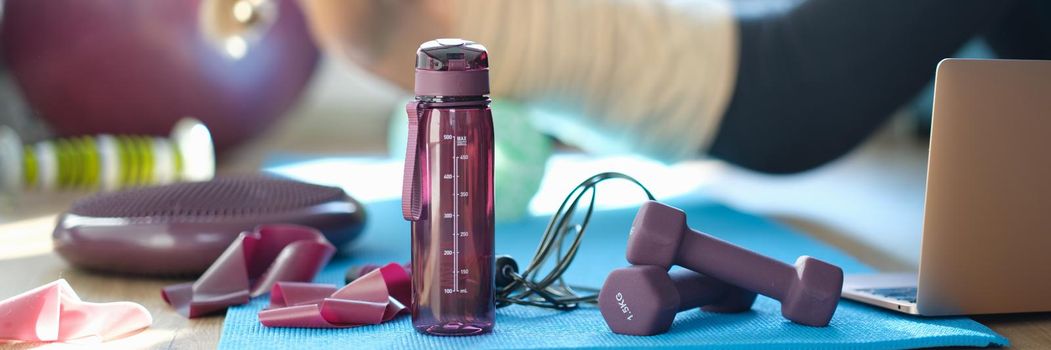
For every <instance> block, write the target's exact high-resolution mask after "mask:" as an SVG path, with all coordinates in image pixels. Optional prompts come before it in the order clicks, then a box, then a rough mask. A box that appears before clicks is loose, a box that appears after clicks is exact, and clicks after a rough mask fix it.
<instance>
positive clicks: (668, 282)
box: [598, 265, 756, 335]
mask: <svg viewBox="0 0 1051 350" xmlns="http://www.w3.org/2000/svg"><path fill="white" fill-rule="evenodd" d="M755 297H756V294H755V293H753V292H750V291H747V290H744V289H741V288H738V287H735V286H732V285H729V284H726V283H725V282H722V281H719V280H717V279H714V278H711V277H707V276H704V275H702V274H699V273H696V272H693V271H689V270H680V271H674V272H671V273H668V271H665V270H664V269H662V268H660V267H657V266H651V265H639V266H630V267H625V268H620V269H616V270H613V272H611V273H610V274H609V277H606V283H605V284H603V285H602V290H601V291H600V292H599V295H598V307H599V311H601V312H602V318H604V319H605V320H606V324H607V325H609V328H610V330H612V331H613V333H619V334H631V335H654V334H660V333H664V332H667V331H668V328H669V327H671V324H672V321H673V320H675V314H677V313H679V312H681V311H686V310H689V309H693V308H698V307H700V308H702V309H704V310H705V311H711V312H743V311H748V310H750V309H751V308H752V304H753V303H754V302H755Z"/></svg>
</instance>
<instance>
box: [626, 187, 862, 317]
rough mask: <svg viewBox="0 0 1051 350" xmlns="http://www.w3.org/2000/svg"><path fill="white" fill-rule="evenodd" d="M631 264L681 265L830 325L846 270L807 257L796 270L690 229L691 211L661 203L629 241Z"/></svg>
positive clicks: (641, 217)
mask: <svg viewBox="0 0 1051 350" xmlns="http://www.w3.org/2000/svg"><path fill="white" fill-rule="evenodd" d="M627 258H628V262H630V263H632V264H635V265H656V266H660V267H661V268H664V269H667V268H669V267H670V266H671V265H679V266H682V267H685V268H688V269H690V270H693V271H696V272H698V273H701V274H704V275H707V276H711V277H714V278H716V279H719V280H721V281H724V282H726V283H729V284H732V285H735V286H738V287H741V288H744V289H747V290H750V291H753V292H756V293H759V294H762V295H765V296H768V297H771V298H774V299H777V300H779V301H781V315H783V316H784V317H785V318H787V319H789V320H791V321H793V322H796V323H800V324H805V325H808V326H819V327H820V326H827V325H828V322H829V320H831V319H832V314H833V313H835V312H836V306H837V305H838V304H839V294H840V290H841V289H842V288H843V270H842V269H840V268H839V267H837V266H835V265H832V264H829V263H826V262H824V261H821V260H818V259H814V258H811V257H809V256H801V257H799V259H797V260H796V264H795V266H792V265H788V264H785V263H783V262H780V261H777V260H774V259H771V258H768V257H766V256H763V255H760V254H758V253H756V252H753V251H750V250H747V249H744V248H741V247H739V246H736V245H733V244H731V243H729V242H726V241H723V240H720V239H718V238H715V237H712V236H709V235H707V234H704V233H701V232H698V231H695V230H692V229H690V228H689V227H688V226H686V213H683V212H682V210H679V209H676V208H674V207H670V206H667V205H664V204H661V203H658V202H655V201H650V202H647V203H646V204H643V205H642V208H640V209H639V213H638V214H637V215H636V216H635V222H634V223H633V224H632V227H631V234H630V236H629V238H628V254H627Z"/></svg>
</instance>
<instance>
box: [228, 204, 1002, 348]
mask: <svg viewBox="0 0 1051 350" xmlns="http://www.w3.org/2000/svg"><path fill="white" fill-rule="evenodd" d="M669 204H671V205H674V206H677V207H679V208H681V209H683V210H685V211H686V212H687V215H688V219H689V224H690V226H691V227H693V228H695V229H698V230H701V231H704V232H707V233H710V234H713V235H715V236H718V237H720V238H722V239H725V240H727V241H730V242H733V243H735V244H738V245H741V246H744V247H747V248H749V249H753V250H756V251H758V252H761V253H763V254H767V255H770V256H772V257H774V258H776V259H780V260H783V261H786V262H794V261H795V259H796V257H798V256H799V255H810V256H813V257H816V258H819V259H822V260H825V261H829V262H831V263H834V264H837V265H839V266H840V267H842V268H843V270H844V271H846V272H848V273H853V272H870V271H872V269H871V268H869V267H867V266H865V265H864V264H862V263H860V262H859V261H857V260H856V259H854V258H852V257H850V256H848V255H846V254H844V253H843V252H841V251H839V250H837V249H835V248H833V247H831V246H829V245H826V244H824V243H821V242H819V241H816V240H814V239H811V238H810V237H807V236H805V235H802V234H799V233H796V232H793V231H792V230H790V229H788V228H786V227H784V226H781V225H779V224H776V223H773V222H771V221H768V220H766V219H763V218H760V217H757V216H754V215H749V214H745V213H742V212H739V211H736V210H734V209H731V208H728V207H726V206H723V205H720V204H717V203H713V202H710V201H705V200H703V199H691V200H677V201H675V200H673V201H671V202H670V203H669ZM367 209H368V211H369V226H368V227H367V228H366V230H367V231H366V232H365V235H364V237H363V238H362V240H361V241H359V242H358V244H357V245H356V246H355V247H354V248H353V249H352V250H351V252H350V254H348V255H349V256H346V257H338V258H336V259H335V260H334V261H333V262H332V263H331V264H329V266H328V267H327V268H325V270H324V271H322V273H321V274H320V275H319V276H318V278H317V282H321V283H332V284H341V283H342V280H343V274H344V272H345V271H346V268H347V267H348V266H350V265H355V264H361V263H386V262H392V261H397V262H405V261H408V259H409V225H408V223H406V222H405V221H404V220H402V218H401V207H400V203H399V202H396V201H394V202H381V203H372V204H369V205H368V208H367ZM634 216H635V210H634V209H630V210H608V211H596V212H595V215H594V216H593V217H592V220H591V224H590V226H589V228H588V230H587V232H586V233H585V237H584V242H583V247H582V249H581V251H580V253H579V255H578V257H577V259H576V261H575V262H574V263H573V267H572V268H570V270H569V271H568V272H567V279H568V280H569V281H571V282H572V283H573V284H577V285H590V286H594V287H600V286H602V282H603V280H604V279H605V277H606V274H607V273H608V272H609V271H610V270H612V269H614V268H616V267H621V266H625V265H627V262H626V261H625V260H624V249H625V246H626V236H627V232H628V228H629V227H630V226H631V221H632V219H633V218H634ZM547 219H548V218H546V217H534V218H528V219H525V220H523V221H521V222H518V223H509V224H501V225H498V226H497V229H496V232H497V240H496V242H497V243H496V244H497V253H498V254H511V255H512V256H514V257H515V258H517V259H518V261H519V264H523V263H524V262H525V261H528V259H530V258H531V257H532V254H533V252H534V249H535V248H536V245H537V243H538V241H539V239H540V235H541V233H542V232H543V229H544V227H545V226H546V224H547ZM267 303H268V300H267V298H266V297H261V298H256V299H255V300H253V301H252V302H251V303H249V304H246V305H242V306H237V307H233V308H230V310H229V311H228V312H227V315H226V321H225V323H224V325H223V333H222V338H221V339H220V342H219V347H220V348H222V349H239V348H251V349H266V348H286V347H295V348H337V347H338V348H356V349H357V348H360V349H381V348H385V349H405V348H436V349H450V348H470V349H490V348H501V349H506V348H521V349H541V348H626V347H630V348H639V347H646V348H657V347H668V348H690V347H705V348H713V347H714V348H754V347H758V346H764V347H771V348H808V349H816V348H847V347H849V348H855V349H885V348H912V347H936V346H990V345H1000V346H1003V345H1007V344H1008V341H1007V339H1006V338H1004V337H1003V336H1000V335H999V334H997V333H995V332H993V331H992V330H990V329H989V328H987V327H985V326H983V325H981V324H979V323H978V322H975V321H973V320H971V319H969V318H964V317H949V318H923V317H914V316H908V315H905V314H900V313H896V312H891V311H885V310H882V309H878V308H873V307H869V306H865V305H863V304H859V303H854V302H851V301H845V300H844V301H842V302H840V306H839V309H838V310H837V311H836V314H835V316H834V317H833V318H832V322H831V324H830V325H829V326H828V327H823V328H814V327H807V326H801V325H797V324H793V323H791V322H789V321H787V320H785V319H784V318H782V317H781V313H780V304H779V303H778V302H777V301H775V300H772V299H769V298H765V297H760V298H759V299H758V300H757V302H756V304H755V307H754V308H753V310H752V311H750V312H745V313H741V314H715V313H706V312H703V311H699V310H694V311H686V312H681V313H679V314H678V316H676V318H675V323H674V324H673V325H672V328H671V330H670V331H669V332H668V333H665V334H661V335H656V336H649V337H640V336H626V335H619V334H614V333H612V332H610V331H609V329H608V328H607V327H606V324H605V322H604V321H603V320H602V316H601V315H600V314H599V312H598V309H596V308H594V307H585V308H582V309H579V310H575V311H569V312H562V311H552V310H546V309H540V308H535V307H525V306H517V305H515V306H509V307H506V308H502V309H499V310H498V311H497V319H496V327H495V329H494V332H493V333H492V334H488V335H481V336H473V337H434V336H426V335H421V334H418V333H416V331H415V330H413V328H412V327H411V322H410V320H409V317H407V316H402V317H399V318H398V319H396V320H394V321H392V322H388V323H385V324H380V325H373V326H363V327H357V328H348V329H302V328H300V329H296V328H266V327H263V326H262V325H260V324H259V320H258V318H257V315H256V314H257V313H258V312H259V310H261V309H262V308H264V307H266V305H267Z"/></svg>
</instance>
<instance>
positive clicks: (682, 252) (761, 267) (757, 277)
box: [676, 229, 798, 300]
mask: <svg viewBox="0 0 1051 350" xmlns="http://www.w3.org/2000/svg"><path fill="white" fill-rule="evenodd" d="M688 230H689V231H690V232H686V233H685V234H683V237H682V242H681V243H680V246H679V251H678V252H677V253H676V254H677V255H676V261H677V262H678V264H679V265H682V266H683V267H686V268H688V269H690V270H693V271H696V272H699V273H701V274H704V275H707V276H710V277H713V278H715V279H717V280H721V281H723V282H726V283H729V284H731V285H735V286H738V287H741V288H743V289H747V290H750V291H753V292H756V293H759V294H762V295H765V296H768V297H771V298H774V299H777V300H783V299H784V297H785V293H787V292H788V291H789V290H790V288H791V287H792V285H793V284H794V283H795V281H796V280H797V279H798V278H797V273H796V268H795V267H794V266H792V265H789V264H785V263H783V262H780V261H777V260H774V259H771V258H768V257H765V256H763V255H760V254H758V253H755V252H753V251H750V250H747V249H744V248H741V247H739V246H737V245H734V244H732V243H730V242H727V241H724V240H721V239H718V238H715V237H712V236H711V235H708V234H706V233H703V232H699V231H696V230H693V229H688ZM680 295H689V294H688V293H680Z"/></svg>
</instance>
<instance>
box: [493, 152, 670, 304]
mask: <svg viewBox="0 0 1051 350" xmlns="http://www.w3.org/2000/svg"><path fill="white" fill-rule="evenodd" d="M612 179H624V180H628V181H631V182H632V183H634V184H636V185H638V186H639V188H640V189H642V191H643V192H645V193H646V197H647V198H649V199H650V200H655V199H656V198H654V197H653V194H652V193H650V190H649V189H646V186H643V185H642V183H640V182H639V181H638V180H636V179H635V178H633V177H631V176H628V175H624V174H621V173H616V172H606V173H601V174H598V175H595V176H592V177H590V178H588V179H587V180H584V182H581V183H580V184H579V185H577V187H575V188H574V189H573V191H570V192H569V195H568V196H566V199H565V200H563V201H562V205H560V206H559V207H558V211H556V212H555V214H554V215H553V216H551V221H550V222H548V224H547V228H546V229H545V230H544V236H543V238H541V240H540V245H539V246H538V247H537V249H536V253H535V254H534V255H533V259H532V260H531V261H530V262H529V265H528V266H526V268H525V270H524V271H523V272H522V273H521V274H519V273H518V272H517V271H515V268H513V267H512V266H511V265H503V266H502V267H499V268H500V269H501V271H496V273H497V275H502V276H504V277H506V278H508V279H509V280H511V282H510V283H508V284H507V285H506V286H503V287H502V288H499V289H498V290H497V291H496V306H497V307H504V306H508V305H511V304H519V305H529V306H537V307H544V308H551V309H557V310H572V309H575V308H577V307H579V306H580V304H581V303H595V302H596V300H597V298H598V289H596V288H590V287H580V286H571V285H570V284H569V283H566V281H565V280H564V279H563V278H562V274H563V273H565V272H566V270H567V269H569V266H570V264H572V263H573V259H574V258H575V257H576V255H577V251H578V249H579V248H580V240H581V238H583V237H584V231H585V230H586V229H587V227H588V222H590V221H591V213H592V212H593V211H594V210H595V198H596V197H597V196H598V191H597V189H596V186H597V185H598V184H599V183H601V182H603V181H606V180H612ZM589 194H590V197H589V199H588V201H587V207H586V209H585V210H584V214H583V217H582V218H581V222H580V223H579V224H571V223H570V222H571V220H572V219H573V217H574V216H575V214H576V212H577V209H578V205H579V204H580V202H581V199H583V198H584V196H585V195H589ZM568 237H572V244H570V245H569V247H568V249H565V242H566V239H567V238H568ZM552 259H554V266H553V267H552V268H551V270H550V271H548V272H547V273H546V274H544V273H541V267H542V266H544V265H545V264H546V263H547V262H548V261H549V260H552ZM582 292H583V293H582Z"/></svg>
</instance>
